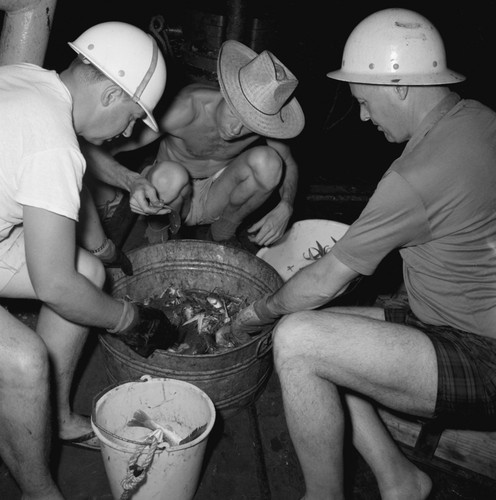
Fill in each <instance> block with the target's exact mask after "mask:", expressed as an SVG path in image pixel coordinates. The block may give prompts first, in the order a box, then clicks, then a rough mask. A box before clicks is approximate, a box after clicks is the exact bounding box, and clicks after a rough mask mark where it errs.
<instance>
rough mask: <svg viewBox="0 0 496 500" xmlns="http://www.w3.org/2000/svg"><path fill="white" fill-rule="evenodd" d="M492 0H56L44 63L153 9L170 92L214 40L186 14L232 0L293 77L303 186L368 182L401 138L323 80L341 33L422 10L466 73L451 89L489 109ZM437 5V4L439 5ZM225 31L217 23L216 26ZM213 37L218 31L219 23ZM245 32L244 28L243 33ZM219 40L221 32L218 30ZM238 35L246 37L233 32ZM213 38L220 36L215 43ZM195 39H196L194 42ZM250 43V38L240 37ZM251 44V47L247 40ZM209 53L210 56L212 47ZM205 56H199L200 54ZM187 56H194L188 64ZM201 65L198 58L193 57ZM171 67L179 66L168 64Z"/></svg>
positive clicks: (342, 86) (227, 6)
mask: <svg viewBox="0 0 496 500" xmlns="http://www.w3.org/2000/svg"><path fill="white" fill-rule="evenodd" d="M495 3H496V2H492V1H485V2H482V1H472V2H435V1H431V2H418V1H417V2H401V1H398V2H395V3H389V2H379V1H367V2H350V1H334V2H325V1H320V2H315V1H311V0H310V1H301V0H300V1H296V0H265V1H260V0H245V1H239V0H236V1H232V2H231V1H229V0H224V1H222V0H201V1H200V0H196V1H195V0H183V1H180V2H164V1H157V0H142V1H140V2H135V3H133V4H130V5H129V4H128V3H127V2H122V1H114V0H108V1H104V0H103V1H102V0H98V1H97V0H85V1H84V2H73V1H70V0H59V1H58V2H57V6H56V10H55V15H54V19H53V28H52V33H51V37H50V41H49V45H48V48H47V53H46V58H45V64H44V65H45V67H48V68H51V69H56V70H61V69H63V68H64V67H65V65H67V64H68V62H69V61H70V60H71V59H72V57H73V56H74V54H73V52H72V50H71V49H70V48H69V47H68V46H67V41H70V40H73V39H74V38H76V37H77V36H78V35H79V34H80V33H81V32H82V31H84V30H85V29H87V28H89V27H90V26H92V25H94V24H96V23H99V22H103V21H111V20H117V21H125V22H130V23H133V24H135V25H137V26H139V27H141V28H143V29H145V30H148V29H149V25H150V20H151V18H152V17H153V16H156V15H162V16H163V18H164V20H165V22H166V25H167V27H168V28H169V40H170V41H172V42H173V43H172V45H173V49H174V51H173V55H174V57H175V64H176V66H172V65H171V66H170V68H169V69H170V72H169V73H170V78H169V83H168V87H167V89H166V95H167V97H171V95H172V94H173V93H174V92H175V88H176V87H175V86H174V83H176V81H177V80H178V78H176V80H175V79H174V77H173V75H172V73H173V72H174V73H175V76H176V77H178V75H179V74H180V73H181V72H184V71H185V72H186V73H188V71H190V72H191V71H192V69H193V68H192V67H191V66H189V69H186V70H185V68H186V66H185V65H184V58H185V57H184V56H185V51H186V52H187V51H188V50H189V54H191V51H196V55H199V56H200V59H201V56H202V54H201V51H202V50H205V52H208V47H205V46H204V45H203V46H202V43H206V44H207V45H210V49H211V48H212V45H213V46H215V44H216V43H217V42H218V40H217V39H214V38H215V37H216V36H217V34H214V35H212V33H211V32H210V34H208V33H207V38H210V39H209V40H206V41H205V40H203V42H202V41H201V40H200V41H199V40H198V36H199V35H198V31H199V30H200V31H202V30H203V29H206V24H208V23H209V22H211V21H210V18H208V17H207V18H205V19H206V21H204V22H203V25H200V26H198V25H195V20H196V22H198V19H199V18H200V19H201V17H202V16H203V15H204V14H209V15H213V16H223V17H224V18H226V16H227V17H228V16H229V13H230V12H232V10H233V8H237V7H239V6H240V5H241V6H242V8H243V9H244V10H243V18H244V19H245V20H248V24H250V26H249V27H248V31H249V30H250V27H251V23H252V21H253V19H256V20H257V21H256V22H257V23H258V24H257V25H256V26H258V31H257V29H255V31H256V34H255V35H254V36H255V37H256V45H257V47H256V50H257V51H260V50H263V49H269V50H271V51H272V52H274V54H275V55H276V56H277V57H279V59H281V60H282V61H283V62H284V63H285V64H286V65H287V66H288V67H289V68H290V69H291V70H292V72H293V73H295V75H296V76H297V77H298V79H299V81H300V84H299V86H298V88H297V90H296V96H297V98H298V100H299V102H300V104H301V105H302V107H303V109H304V111H305V115H306V127H305V130H304V132H303V133H302V134H301V135H300V136H299V137H298V138H296V139H295V140H293V142H292V147H293V152H294V154H295V156H296V158H297V160H298V162H299V164H300V169H301V177H302V178H301V181H302V185H304V184H305V183H311V184H350V185H357V186H361V185H363V186H369V185H374V184H375V183H376V182H377V180H378V179H379V178H380V176H381V175H382V173H383V172H384V171H385V169H386V168H387V167H388V166H389V164H390V163H391V161H392V160H393V159H394V158H396V157H397V156H398V155H399V154H400V153H401V150H402V149H403V147H404V144H402V145H398V144H390V143H388V142H387V141H386V140H385V138H384V136H383V135H382V134H381V133H378V132H377V130H376V129H375V127H373V126H371V125H370V124H368V123H362V122H361V121H360V120H359V115H358V107H357V105H356V104H355V103H354V101H353V100H352V99H351V96H350V93H349V90H348V85H347V84H346V83H339V82H336V81H333V80H330V79H329V78H327V77H326V72H328V71H330V70H333V69H337V68H338V67H339V66H340V62H341V55H342V50H343V47H344V44H345V42H346V38H347V36H348V35H349V33H350V32H351V31H352V29H353V28H354V27H355V26H356V24H357V23H359V22H360V21H361V20H362V19H363V18H364V17H366V16H367V15H369V14H371V13H372V12H375V11H377V10H380V9H383V8H388V7H403V8H409V9H412V10H416V11H418V12H419V13H421V14H423V15H424V16H426V17H427V18H429V19H430V20H431V21H432V22H433V23H434V25H435V26H436V27H437V28H438V30H439V31H440V33H441V35H442V36H443V39H444V42H445V46H446V51H447V58H448V65H449V66H450V67H451V68H452V69H454V70H456V71H458V72H460V73H462V74H464V75H466V76H467V81H466V82H464V83H461V84H458V85H456V86H455V87H454V90H456V91H457V92H459V93H460V94H461V95H462V96H463V97H470V98H474V99H478V100H480V101H482V102H484V103H485V104H487V105H489V106H490V107H493V108H496V102H495V101H496V96H495V93H494V90H493V88H494V79H493V78H492V77H491V76H490V75H492V74H493V73H494V63H495V58H494V48H495V47H496V44H495V42H494V37H495V35H494V32H495V30H494V26H493V25H494V16H493V14H492V12H493V11H494V10H495V9H494V7H495V6H494V4H495ZM440 4H442V5H440ZM223 29H225V27H224V28H223ZM220 36H221V38H222V37H224V36H225V33H224V32H222V29H221V30H220ZM250 36H253V33H251V35H250V33H248V39H249V38H250ZM224 39H225V38H224ZM241 41H245V40H241ZM219 43H220V42H219ZM195 44H196V46H195ZM247 44H249V43H247ZM253 48H255V47H253ZM211 52H212V51H210V53H209V54H208V55H209V56H212V57H215V54H212V53H211ZM205 60H206V61H207V59H205ZM194 64H195V63H193V66H194ZM199 65H200V66H202V63H201V61H200V64H199ZM175 69H177V70H178V71H173V70H175Z"/></svg>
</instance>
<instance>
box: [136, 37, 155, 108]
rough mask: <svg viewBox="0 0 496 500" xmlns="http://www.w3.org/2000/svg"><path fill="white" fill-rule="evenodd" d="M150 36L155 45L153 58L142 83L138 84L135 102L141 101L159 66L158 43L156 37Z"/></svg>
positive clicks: (153, 45)
mask: <svg viewBox="0 0 496 500" xmlns="http://www.w3.org/2000/svg"><path fill="white" fill-rule="evenodd" d="M148 36H149V37H150V38H151V40H152V47H153V50H152V60H151V61H150V66H149V67H148V71H147V72H146V73H145V76H144V77H143V80H141V83H140V84H139V85H138V87H137V88H136V91H135V92H134V94H133V97H132V99H133V101H134V102H139V100H140V97H141V94H142V93H143V92H144V90H145V88H146V86H147V85H148V83H149V81H150V80H151V79H152V76H153V73H155V69H156V67H157V61H158V46H157V43H156V42H155V39H154V38H153V37H152V36H151V35H148Z"/></svg>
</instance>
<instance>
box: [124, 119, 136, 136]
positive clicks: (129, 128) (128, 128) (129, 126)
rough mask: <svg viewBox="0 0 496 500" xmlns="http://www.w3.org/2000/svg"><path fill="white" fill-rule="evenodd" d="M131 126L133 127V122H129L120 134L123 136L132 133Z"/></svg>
mask: <svg viewBox="0 0 496 500" xmlns="http://www.w3.org/2000/svg"><path fill="white" fill-rule="evenodd" d="M133 128H134V122H131V123H130V124H129V125H128V126H127V127H126V130H124V132H122V135H123V136H124V137H131V134H132V133H133Z"/></svg>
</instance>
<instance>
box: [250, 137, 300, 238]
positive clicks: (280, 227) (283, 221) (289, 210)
mask: <svg viewBox="0 0 496 500" xmlns="http://www.w3.org/2000/svg"><path fill="white" fill-rule="evenodd" d="M267 145H268V146H270V147H271V148H273V149H275V150H276V151H277V153H278V154H279V156H280V157H281V159H282V161H283V167H284V176H283V179H282V183H281V187H280V189H279V195H280V201H279V203H278V204H277V205H276V206H275V207H274V208H273V209H272V210H271V211H270V212H269V213H268V214H266V215H265V216H264V217H262V218H261V219H260V220H259V221H257V222H256V223H255V224H253V226H251V227H250V228H249V229H248V233H254V234H253V235H251V236H250V240H251V241H253V242H254V243H256V244H257V245H260V246H263V245H265V246H268V245H271V244H272V243H274V242H276V241H277V240H278V239H279V238H281V236H282V235H283V234H284V232H285V231H286V228H287V226H288V223H289V221H290V219H291V216H292V215H293V206H294V201H295V197H296V191H297V187H298V165H297V163H296V161H295V159H294V158H293V155H292V154H291V149H290V147H289V146H288V145H287V144H286V143H284V142H281V141H276V140H274V139H267Z"/></svg>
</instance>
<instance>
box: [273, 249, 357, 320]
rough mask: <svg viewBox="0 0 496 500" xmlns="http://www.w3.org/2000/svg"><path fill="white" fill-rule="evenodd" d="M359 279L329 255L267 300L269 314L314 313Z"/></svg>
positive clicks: (293, 278) (299, 273)
mask: <svg viewBox="0 0 496 500" xmlns="http://www.w3.org/2000/svg"><path fill="white" fill-rule="evenodd" d="M357 276H358V273H356V272H354V271H352V270H351V269H349V268H348V267H347V266H345V265H344V264H342V263H340V262H339V261H338V260H337V259H336V258H335V257H334V256H333V255H332V254H330V253H329V254H327V255H326V256H325V257H323V258H321V259H319V260H317V261H315V262H314V263H312V264H310V265H309V266H307V267H305V268H303V269H302V270H300V271H298V272H297V273H296V274H295V275H294V276H293V277H292V278H291V279H290V280H289V281H287V282H286V283H285V284H284V285H283V286H282V287H281V288H280V289H279V290H278V291H277V292H275V293H274V294H272V295H271V296H269V297H268V299H267V308H268V311H270V312H271V314H273V315H279V316H283V315H285V314H289V313H292V312H297V311H303V310H311V309H317V308H318V307H321V306H323V305H325V304H327V303H328V302H330V301H331V300H333V299H334V298H335V297H337V296H339V295H340V294H341V293H342V292H343V291H344V290H345V289H346V287H347V285H348V284H349V283H350V282H351V281H352V280H353V279H354V278H356V277H357Z"/></svg>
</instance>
